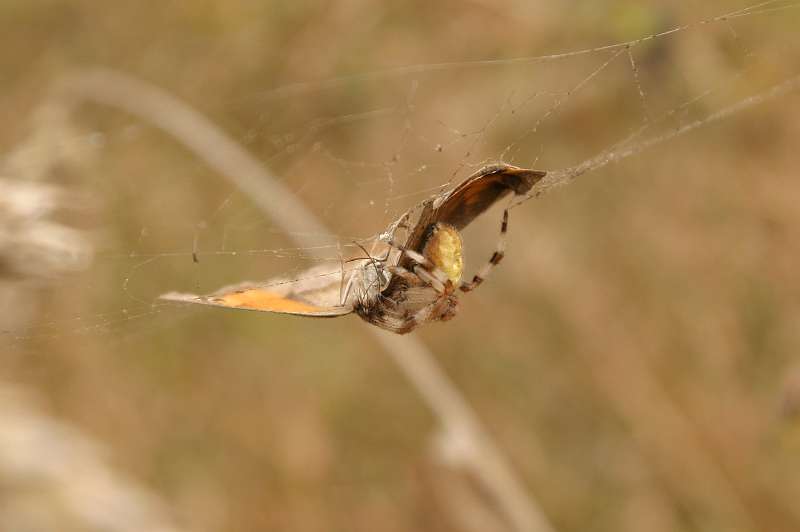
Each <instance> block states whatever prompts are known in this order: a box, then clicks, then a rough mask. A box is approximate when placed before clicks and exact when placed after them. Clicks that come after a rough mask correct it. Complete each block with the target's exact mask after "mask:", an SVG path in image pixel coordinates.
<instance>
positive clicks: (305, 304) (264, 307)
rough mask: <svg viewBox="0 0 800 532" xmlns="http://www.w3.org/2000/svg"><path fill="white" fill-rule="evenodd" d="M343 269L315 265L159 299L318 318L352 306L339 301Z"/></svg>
mask: <svg viewBox="0 0 800 532" xmlns="http://www.w3.org/2000/svg"><path fill="white" fill-rule="evenodd" d="M341 283H342V274H341V270H331V269H330V268H325V269H320V268H313V269H311V270H308V271H306V272H304V273H303V274H301V275H299V276H298V279H294V280H286V279H274V280H272V281H267V282H265V283H243V284H238V285H232V286H226V287H224V288H221V289H219V290H217V291H216V292H214V293H213V294H209V295H196V294H185V293H180V292H169V293H166V294H163V295H161V296H160V297H159V299H163V300H167V301H179V302H182V303H196V304H200V305H211V306H215V307H225V308H235V309H242V310H256V311H260V312H275V313H278V314H294V315H297V316H310V317H317V318H332V317H336V316H344V315H345V314H350V313H351V312H353V307H352V305H349V304H346V305H342V304H340V301H339V300H340V293H341V286H342V284H341Z"/></svg>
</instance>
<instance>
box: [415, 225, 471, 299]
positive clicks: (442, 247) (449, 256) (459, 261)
mask: <svg viewBox="0 0 800 532" xmlns="http://www.w3.org/2000/svg"><path fill="white" fill-rule="evenodd" d="M428 233H429V234H428V238H427V239H426V240H425V247H424V248H423V250H422V254H423V255H424V256H425V257H426V258H427V259H428V260H430V261H431V262H432V263H433V264H434V265H435V266H436V267H437V268H439V269H440V270H441V271H442V272H444V273H445V274H446V275H447V278H448V279H450V281H452V283H453V284H458V282H459V281H460V280H461V275H462V273H463V272H464V258H463V248H464V245H463V242H462V241H461V234H460V233H459V232H458V230H457V229H456V228H455V227H453V226H452V225H450V224H446V223H442V222H438V223H435V224H431V226H430V228H429V229H428Z"/></svg>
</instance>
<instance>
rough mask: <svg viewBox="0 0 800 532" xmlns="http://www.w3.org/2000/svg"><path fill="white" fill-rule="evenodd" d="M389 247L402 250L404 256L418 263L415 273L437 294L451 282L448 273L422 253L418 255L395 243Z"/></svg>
mask: <svg viewBox="0 0 800 532" xmlns="http://www.w3.org/2000/svg"><path fill="white" fill-rule="evenodd" d="M389 245H390V246H392V247H393V248H396V249H398V250H400V252H401V253H402V254H403V255H405V256H406V257H408V258H409V259H411V260H412V261H414V262H416V263H417V264H416V265H415V266H414V271H413V273H414V274H415V275H417V276H418V277H419V278H420V279H421V280H422V281H423V282H425V283H427V284H430V285H431V286H433V287H434V288H435V289H436V291H437V292H443V291H444V290H445V288H444V287H445V286H446V285H447V283H449V282H451V281H450V280H449V279H448V278H447V274H446V273H444V272H443V271H442V270H440V269H439V268H438V267H437V266H436V265H435V264H434V263H432V262H431V261H430V260H429V259H428V258H427V257H425V256H424V255H422V254H421V253H418V252H416V251H414V250H413V249H407V248H405V247H403V246H401V245H400V244H398V243H397V242H394V241H392V242H389ZM406 271H408V270H406Z"/></svg>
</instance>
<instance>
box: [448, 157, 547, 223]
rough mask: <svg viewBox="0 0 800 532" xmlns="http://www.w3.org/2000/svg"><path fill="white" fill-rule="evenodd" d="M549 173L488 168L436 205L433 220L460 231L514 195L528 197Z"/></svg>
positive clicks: (511, 168) (506, 167)
mask: <svg viewBox="0 0 800 532" xmlns="http://www.w3.org/2000/svg"><path fill="white" fill-rule="evenodd" d="M545 175H546V172H541V171H538V170H528V169H525V168H518V167H516V166H511V165H508V164H496V165H491V166H486V167H484V168H482V169H480V170H479V171H478V172H476V173H475V174H473V175H471V176H470V177H468V178H467V179H466V180H464V182H463V183H461V184H460V185H458V186H457V187H456V188H454V189H453V190H452V192H450V193H449V194H447V195H446V196H445V197H444V198H442V199H441V200H440V201H439V202H437V203H438V204H437V205H435V214H434V216H433V218H434V221H436V222H444V223H447V224H450V225H452V226H453V227H455V228H456V229H458V230H459V231H460V230H461V229H464V228H465V227H466V226H468V225H469V224H470V223H472V221H473V220H474V219H475V218H477V217H478V216H480V215H481V214H483V213H484V212H485V211H486V210H487V209H489V207H491V206H492V205H494V204H495V203H496V202H497V201H498V200H500V199H502V198H503V197H505V196H507V195H508V194H510V193H511V192H513V193H514V194H515V195H521V194H527V193H528V192H529V191H530V190H531V188H533V185H535V184H536V183H537V182H538V181H540V180H541V179H542V178H543V177H544V176H545Z"/></svg>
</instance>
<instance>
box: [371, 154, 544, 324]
mask: <svg viewBox="0 0 800 532" xmlns="http://www.w3.org/2000/svg"><path fill="white" fill-rule="evenodd" d="M544 176H545V172H540V171H536V170H526V169H523V168H517V167H514V166H511V165H507V164H496V165H491V166H486V167H483V168H481V169H480V170H479V171H478V172H476V173H474V174H473V175H471V176H470V177H469V178H467V179H466V180H465V181H464V182H463V183H462V184H461V185H459V186H458V187H456V188H455V189H454V190H453V191H452V192H450V193H448V194H446V195H443V196H436V197H434V198H431V199H429V200H426V201H424V202H423V203H422V204H420V205H419V206H418V207H417V209H420V208H421V209H422V213H421V214H420V216H419V219H418V220H417V222H416V224H415V225H414V227H413V228H410V227H409V226H408V221H409V219H410V215H411V213H412V212H413V211H414V210H415V209H412V210H411V211H408V212H407V213H405V214H404V215H403V216H402V217H401V218H400V219H399V220H398V221H397V222H396V223H395V224H393V225H392V227H390V231H389V232H388V235H387V236H388V240H389V241H388V244H389V246H390V247H392V248H394V249H397V250H398V251H399V255H400V259H399V261H398V262H397V264H384V265H383V270H385V271H387V272H389V273H391V274H392V277H391V279H390V280H389V281H388V284H387V286H386V287H385V288H384V289H383V290H381V291H380V292H379V294H378V295H377V297H374V298H373V297H367V298H362V299H360V300H359V301H357V302H356V305H355V312H356V313H357V314H358V315H359V316H361V317H362V318H363V319H364V320H366V321H367V322H369V323H372V324H374V325H377V326H379V327H382V328H384V329H387V330H390V331H392V332H396V333H398V334H405V333H408V332H410V331H413V330H414V329H416V328H417V327H419V326H420V325H423V324H425V323H427V322H430V321H447V320H449V319H451V318H453V317H454V316H455V315H456V313H457V311H458V297H457V295H458V292H457V291H461V292H465V293H466V292H471V291H472V290H474V289H475V288H477V287H478V286H480V284H481V283H483V281H484V280H485V279H486V278H487V277H488V275H489V274H490V273H491V271H492V269H493V268H494V267H495V266H497V265H498V264H500V261H502V260H503V257H504V256H505V248H506V233H507V231H508V209H504V210H503V218H502V222H501V224H500V235H499V237H498V240H497V245H496V247H495V250H494V252H493V253H492V255H491V257H490V258H489V260H488V261H487V262H486V263H485V264H484V265H483V267H482V268H480V269H479V270H478V272H477V273H476V274H475V275H474V276H473V277H472V280H470V281H465V280H463V279H462V275H463V272H464V261H463V257H462V252H463V241H462V238H461V234H460V232H459V231H460V230H461V229H463V228H464V227H466V226H467V225H468V224H469V223H471V222H472V221H473V220H474V219H475V218H476V217H477V216H479V215H480V214H482V213H483V212H484V211H485V210H486V209H488V208H489V207H490V206H492V205H493V204H494V203H495V202H497V201H498V200H499V199H501V198H502V197H504V196H506V195H508V194H509V193H512V192H513V193H514V194H515V195H518V194H526V193H527V192H528V191H529V190H530V189H531V188H532V187H533V185H534V184H535V183H536V182H538V181H539V180H540V179H542V178H543V177H544ZM401 227H402V228H406V229H411V234H410V235H409V237H408V239H407V241H406V242H405V244H400V243H398V242H396V241H395V240H394V239H393V237H392V236H391V235H393V234H394V233H395V232H396V230H397V229H398V228H401Z"/></svg>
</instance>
